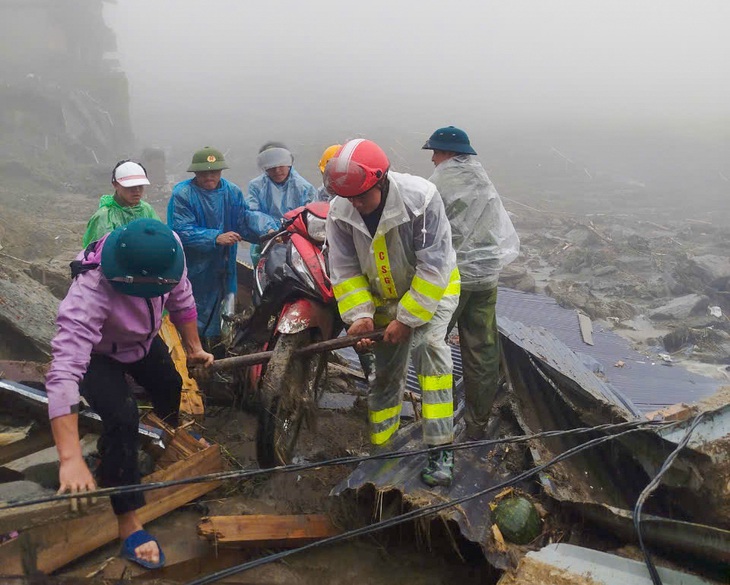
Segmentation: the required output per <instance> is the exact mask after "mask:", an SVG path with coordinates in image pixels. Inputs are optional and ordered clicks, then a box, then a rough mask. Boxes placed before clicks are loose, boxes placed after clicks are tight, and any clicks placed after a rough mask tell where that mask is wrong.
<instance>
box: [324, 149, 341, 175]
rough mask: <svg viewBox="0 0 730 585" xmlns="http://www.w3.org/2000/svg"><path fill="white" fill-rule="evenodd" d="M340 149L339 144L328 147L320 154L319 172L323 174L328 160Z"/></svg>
mask: <svg viewBox="0 0 730 585" xmlns="http://www.w3.org/2000/svg"><path fill="white" fill-rule="evenodd" d="M340 148H342V145H341V144H333V145H332V146H328V147H327V148H326V149H325V151H324V152H323V153H322V158H320V159H319V170H320V172H322V173H324V168H325V167H326V166H327V163H328V162H329V161H330V159H331V158H332V157H333V156H335V155H336V154H337V151H338V150H340Z"/></svg>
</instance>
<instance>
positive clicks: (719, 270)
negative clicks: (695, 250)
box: [689, 254, 730, 290]
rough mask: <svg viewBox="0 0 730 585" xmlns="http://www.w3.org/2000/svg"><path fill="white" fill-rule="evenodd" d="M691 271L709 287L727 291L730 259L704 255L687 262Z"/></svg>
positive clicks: (729, 279)
mask: <svg viewBox="0 0 730 585" xmlns="http://www.w3.org/2000/svg"><path fill="white" fill-rule="evenodd" d="M689 262H690V266H691V269H692V271H693V272H694V273H695V274H696V275H697V276H699V277H700V278H701V279H702V281H703V282H705V283H707V284H709V285H710V286H712V287H714V288H717V289H720V290H727V289H728V284H729V283H730V258H727V257H723V256H715V255H713V254H705V255H703V256H695V257H694V258H690V260H689Z"/></svg>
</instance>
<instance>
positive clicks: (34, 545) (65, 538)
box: [0, 445, 224, 575]
mask: <svg viewBox="0 0 730 585" xmlns="http://www.w3.org/2000/svg"><path fill="white" fill-rule="evenodd" d="M223 468H224V462H223V457H222V455H221V450H220V447H219V446H217V445H213V446H211V447H208V448H206V449H204V450H203V451H199V452H198V453H195V454H193V455H191V456H190V457H189V458H188V459H185V460H183V461H178V462H176V463H174V464H172V465H171V466H170V467H168V468H167V469H163V470H160V471H156V472H155V473H152V474H150V475H148V476H147V477H145V478H144V482H145V483H149V482H157V481H168V480H175V479H183V478H186V477H193V476H197V475H203V474H208V473H216V472H219V471H223ZM219 485H220V482H209V483H194V484H189V485H184V486H173V487H168V488H162V489H158V490H154V491H151V492H146V493H145V498H146V501H147V502H148V503H147V504H146V505H145V506H143V507H142V508H140V509H139V510H137V516H138V517H139V519H140V521H141V522H142V523H147V522H150V521H151V520H154V519H155V518H159V517H160V516H162V515H164V514H167V513H168V512H171V511H172V510H175V509H176V508H179V507H180V506H182V505H184V504H186V503H188V502H190V501H192V500H194V499H196V498H198V497H200V496H202V495H203V494H206V493H208V492H210V491H212V490H214V489H215V488H216V487H218V486H219ZM62 503H63V502H62ZM65 506H66V507H67V508H68V503H65ZM8 512H12V510H9V511H8ZM116 538H117V521H116V517H115V516H114V512H113V511H112V509H111V504H109V503H108V501H106V502H104V504H103V506H102V509H101V510H99V511H96V512H94V513H90V514H85V515H83V516H79V515H76V516H75V517H70V518H66V519H64V520H59V521H56V522H54V523H53V529H52V530H51V529H50V527H49V526H48V525H42V526H36V527H34V528H31V529H29V530H25V531H23V532H21V534H20V537H19V538H16V539H15V540H11V541H9V542H6V543H4V544H2V545H0V567H2V570H3V573H4V574H6V575H22V574H23V562H22V559H23V555H25V557H26V559H28V558H31V559H32V560H33V561H34V562H33V564H35V568H36V569H37V570H39V571H41V572H43V573H49V572H51V571H55V570H56V569H58V568H60V567H63V566H64V565H66V564H68V563H70V562H71V561H73V560H74V559H77V558H79V557H80V556H82V555H84V554H86V553H88V552H91V551H92V550H94V549H97V548H99V547H100V546H103V545H105V544H107V543H109V542H111V541H113V540H115V539H116Z"/></svg>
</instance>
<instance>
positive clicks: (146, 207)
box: [83, 160, 161, 248]
mask: <svg viewBox="0 0 730 585" xmlns="http://www.w3.org/2000/svg"><path fill="white" fill-rule="evenodd" d="M149 184H150V182H149V180H148V179H147V172H146V171H145V169H144V167H143V166H142V165H141V164H139V163H136V162H133V161H131V160H124V161H121V162H118V163H117V166H115V167H114V170H113V171H112V185H113V186H114V194H113V195H102V196H101V200H100V201H99V209H97V211H96V213H95V214H94V215H92V216H91V219H90V220H89V223H87V224H86V233H84V239H83V244H84V248H85V247H86V246H88V245H89V244H90V243H91V242H95V241H96V240H98V239H100V238H101V237H102V236H104V235H105V234H108V233H109V232H112V231H114V230H115V229H116V228H118V227H120V226H123V225H127V224H128V223H129V222H130V221H133V220H135V219H140V218H142V217H147V218H150V219H156V220H158V221H161V220H160V217H159V216H158V215H157V212H156V211H155V210H154V209H153V208H152V206H151V205H150V204H149V203H147V202H146V201H142V196H143V195H144V187H145V185H149Z"/></svg>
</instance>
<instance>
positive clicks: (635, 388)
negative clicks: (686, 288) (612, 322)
mask: <svg viewBox="0 0 730 585" xmlns="http://www.w3.org/2000/svg"><path fill="white" fill-rule="evenodd" d="M497 317H498V321H499V320H500V319H502V318H506V320H504V326H502V321H500V326H501V330H502V333H503V334H508V331H507V329H508V327H507V320H509V321H512V322H518V323H522V324H523V325H526V326H527V327H542V328H544V329H546V330H547V331H549V332H550V333H552V334H553V335H554V336H555V337H556V338H557V339H558V340H559V341H561V342H562V343H564V344H565V345H566V346H567V347H569V348H570V349H572V350H573V351H574V352H576V353H577V354H578V355H579V357H580V356H589V359H583V362H584V363H586V364H590V363H593V364H594V365H595V364H596V362H597V364H600V367H601V368H600V369H601V372H602V373H601V374H600V375H601V378H602V379H603V381H604V382H606V383H608V384H610V385H611V386H613V388H615V389H616V390H617V391H618V393H619V394H620V395H622V396H624V397H626V398H628V399H629V400H630V401H631V402H632V403H633V404H635V405H636V407H637V408H638V409H639V410H641V411H642V412H650V411H652V410H656V409H659V408H663V407H665V406H668V405H670V404H676V403H678V402H688V403H691V402H696V401H698V400H701V399H702V398H705V397H707V396H710V395H712V394H714V393H715V392H717V390H718V389H719V388H720V387H721V386H723V385H724V384H723V382H721V381H719V380H714V379H712V378H709V377H707V376H701V375H699V374H694V373H692V372H689V371H688V370H685V369H684V368H683V367H681V366H680V365H677V364H674V365H672V366H668V365H664V362H661V361H659V359H658V358H657V360H656V361H655V364H656V365H652V361H651V359H650V358H647V357H646V356H643V355H641V354H640V353H639V352H638V351H636V350H635V349H633V348H632V347H631V343H630V342H629V341H628V340H626V339H624V338H623V337H620V336H619V335H617V334H615V333H613V332H612V331H605V330H604V329H602V328H601V327H599V326H597V325H596V324H595V323H594V324H593V345H592V346H591V345H588V344H586V343H584V342H583V339H582V337H581V334H580V328H579V326H578V317H577V313H576V311H575V310H573V309H565V308H563V307H561V306H560V305H558V303H557V302H555V300H554V299H552V298H550V297H548V296H545V295H539V294H532V293H524V292H520V291H516V290H511V289H506V288H500V289H499V295H498V297H497ZM508 336H509V335H508ZM518 343H519V342H518ZM520 345H521V344H520ZM526 349H527V348H526ZM619 361H622V362H624V364H625V365H624V366H623V367H615V366H614V364H616V363H618V362H619ZM557 369H561V368H559V367H558V368H557ZM589 369H590V365H589Z"/></svg>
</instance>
